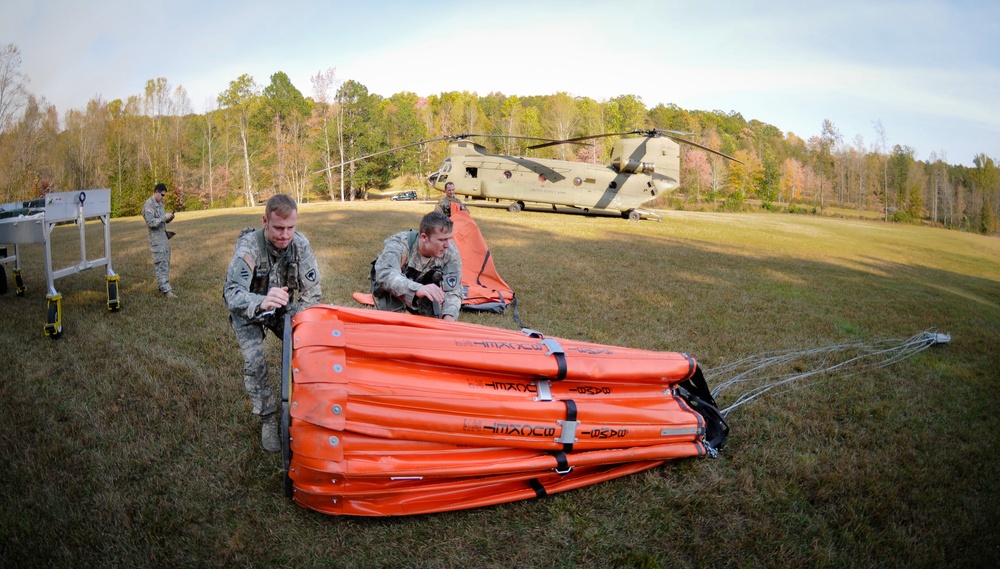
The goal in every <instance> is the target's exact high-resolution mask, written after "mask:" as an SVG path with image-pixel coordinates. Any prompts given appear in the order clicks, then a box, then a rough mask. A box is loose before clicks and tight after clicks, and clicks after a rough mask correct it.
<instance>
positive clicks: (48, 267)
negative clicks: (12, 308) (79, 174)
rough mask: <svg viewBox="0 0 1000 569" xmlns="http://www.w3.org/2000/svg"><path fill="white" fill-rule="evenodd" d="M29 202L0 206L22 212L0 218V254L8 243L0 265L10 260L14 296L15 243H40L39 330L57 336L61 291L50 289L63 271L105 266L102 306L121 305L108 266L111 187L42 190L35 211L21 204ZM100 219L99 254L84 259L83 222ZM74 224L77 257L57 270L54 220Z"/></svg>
mask: <svg viewBox="0 0 1000 569" xmlns="http://www.w3.org/2000/svg"><path fill="white" fill-rule="evenodd" d="M30 203H32V202H24V207H20V206H19V204H16V203H15V204H5V205H3V206H0V211H8V212H15V211H23V212H24V213H19V214H18V215H16V216H11V217H7V218H4V219H0V253H4V254H6V248H5V247H2V244H13V246H14V255H13V256H0V270H2V267H3V265H6V264H10V263H13V264H14V271H13V272H14V280H15V282H16V292H17V295H18V296H24V293H25V290H26V288H25V286H24V281H23V279H22V277H21V253H20V247H19V246H20V245H23V244H28V243H44V244H45V280H46V285H47V289H48V290H47V293H46V295H45V298H46V299H47V300H48V306H47V308H46V320H45V328H44V331H45V335H46V336H50V337H52V338H58V337H59V336H61V335H62V331H63V325H62V295H61V294H60V293H59V292H58V291H57V290H56V287H55V281H56V279H60V278H62V277H65V276H68V275H75V274H77V273H80V272H82V271H85V270H87V269H92V268H94V267H107V274H106V277H105V280H106V282H107V289H108V303H107V307H108V310H110V311H117V310H119V309H121V298H120V296H119V291H118V275H117V274H116V273H115V272H114V269H113V268H112V266H111V225H110V223H109V221H110V217H111V190H107V189H100V190H86V191H75V192H56V193H51V194H46V195H45V198H44V207H42V208H41V211H37V210H32V209H31V208H30V207H27V206H28V205H29V204H30ZM92 219H100V221H101V223H102V224H103V225H104V256H103V257H99V258H97V259H87V235H86V222H87V221H88V220H92ZM68 223H76V225H77V226H78V227H79V231H80V260H79V262H78V263H76V264H74V265H70V266H68V267H64V268H61V269H53V267H52V232H53V229H54V228H55V227H56V226H57V225H62V224H68ZM2 276H3V287H4V288H6V284H7V281H6V275H2Z"/></svg>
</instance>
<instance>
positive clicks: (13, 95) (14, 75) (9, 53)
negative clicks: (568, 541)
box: [0, 43, 28, 134]
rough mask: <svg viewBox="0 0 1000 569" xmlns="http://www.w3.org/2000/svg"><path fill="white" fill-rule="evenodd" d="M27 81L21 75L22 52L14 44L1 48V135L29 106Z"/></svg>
mask: <svg viewBox="0 0 1000 569" xmlns="http://www.w3.org/2000/svg"><path fill="white" fill-rule="evenodd" d="M27 81H28V79H27V77H25V76H24V74H23V73H21V51H20V50H19V49H17V46H16V45H14V44H12V43H9V44H6V45H4V46H3V47H0V134H3V133H4V132H5V131H6V130H7V129H8V128H9V127H10V125H11V124H12V123H13V121H14V119H15V118H16V117H17V116H18V114H19V113H20V112H21V111H22V110H23V109H24V108H25V106H26V105H27V104H28V90H27V87H26V83H27Z"/></svg>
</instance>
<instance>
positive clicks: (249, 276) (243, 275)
mask: <svg viewBox="0 0 1000 569" xmlns="http://www.w3.org/2000/svg"><path fill="white" fill-rule="evenodd" d="M247 257H249V255H247V256H245V257H243V258H242V259H240V260H241V261H243V262H242V263H239V262H237V263H235V264H234V265H233V269H232V273H233V274H232V277H231V278H232V280H233V281H234V282H236V283H237V284H240V285H243V286H244V287H246V288H247V290H249V289H250V283H251V282H252V281H253V268H251V267H250V263H249V262H248V261H247Z"/></svg>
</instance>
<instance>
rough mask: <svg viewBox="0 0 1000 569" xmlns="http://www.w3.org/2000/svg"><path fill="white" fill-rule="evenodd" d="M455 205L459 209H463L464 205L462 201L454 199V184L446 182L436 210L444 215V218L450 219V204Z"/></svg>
mask: <svg viewBox="0 0 1000 569" xmlns="http://www.w3.org/2000/svg"><path fill="white" fill-rule="evenodd" d="M453 203H457V204H458V206H459V207H461V208H462V209H465V205H464V204H462V200H460V199H458V198H456V197H455V183H454V182H448V183H446V184H445V185H444V197H443V198H441V201H439V202H438V205H437V209H438V211H440V212H441V213H443V214H444V215H445V217H449V218H450V217H451V204H453Z"/></svg>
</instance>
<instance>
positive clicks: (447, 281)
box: [373, 231, 462, 320]
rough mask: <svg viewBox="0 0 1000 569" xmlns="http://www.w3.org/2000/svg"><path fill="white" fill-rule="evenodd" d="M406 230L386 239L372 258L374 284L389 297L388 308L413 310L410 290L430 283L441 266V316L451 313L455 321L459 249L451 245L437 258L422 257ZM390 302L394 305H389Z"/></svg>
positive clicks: (458, 304) (458, 296) (459, 287)
mask: <svg viewBox="0 0 1000 569" xmlns="http://www.w3.org/2000/svg"><path fill="white" fill-rule="evenodd" d="M409 233H410V232H409V231H403V232H401V233H397V234H395V235H393V236H391V237H389V238H388V239H386V240H385V248H384V249H383V250H382V252H381V253H380V254H379V256H378V258H377V259H375V267H374V272H375V282H374V283H373V284H374V285H375V286H377V287H378V288H380V289H381V290H382V291H385V292H386V293H388V294H389V295H390V296H391V297H392V298H391V299H389V300H390V309H393V310H397V309H402V308H403V306H402V305H405V306H406V307H407V308H409V309H413V306H414V304H413V303H414V297H413V293H415V292H416V291H417V290H418V289H419V288H420V287H422V286H424V285H423V284H421V282H424V283H426V282H430V279H429V278H428V277H429V275H431V273H433V272H434V271H435V270H437V269H440V272H441V282H440V286H441V289H442V290H443V291H444V295H445V298H444V302H443V303H442V305H441V315H442V316H445V315H449V314H450V315H451V316H452V317H454V318H455V319H456V320H457V319H458V311H459V309H460V308H461V307H462V257H461V256H460V255H459V254H458V249H456V248H455V246H454V244H452V245H451V246H450V247H448V249H447V250H446V251H445V253H444V257H442V258H440V259H438V258H436V257H424V256H422V255H421V254H420V240H419V238H418V239H416V240H414V242H413V245H412V246H411V245H410V243H409ZM407 274H409V275H410V277H412V278H410V277H407ZM393 301H394V303H395V304H396V305H397V306H396V307H392V304H393Z"/></svg>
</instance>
